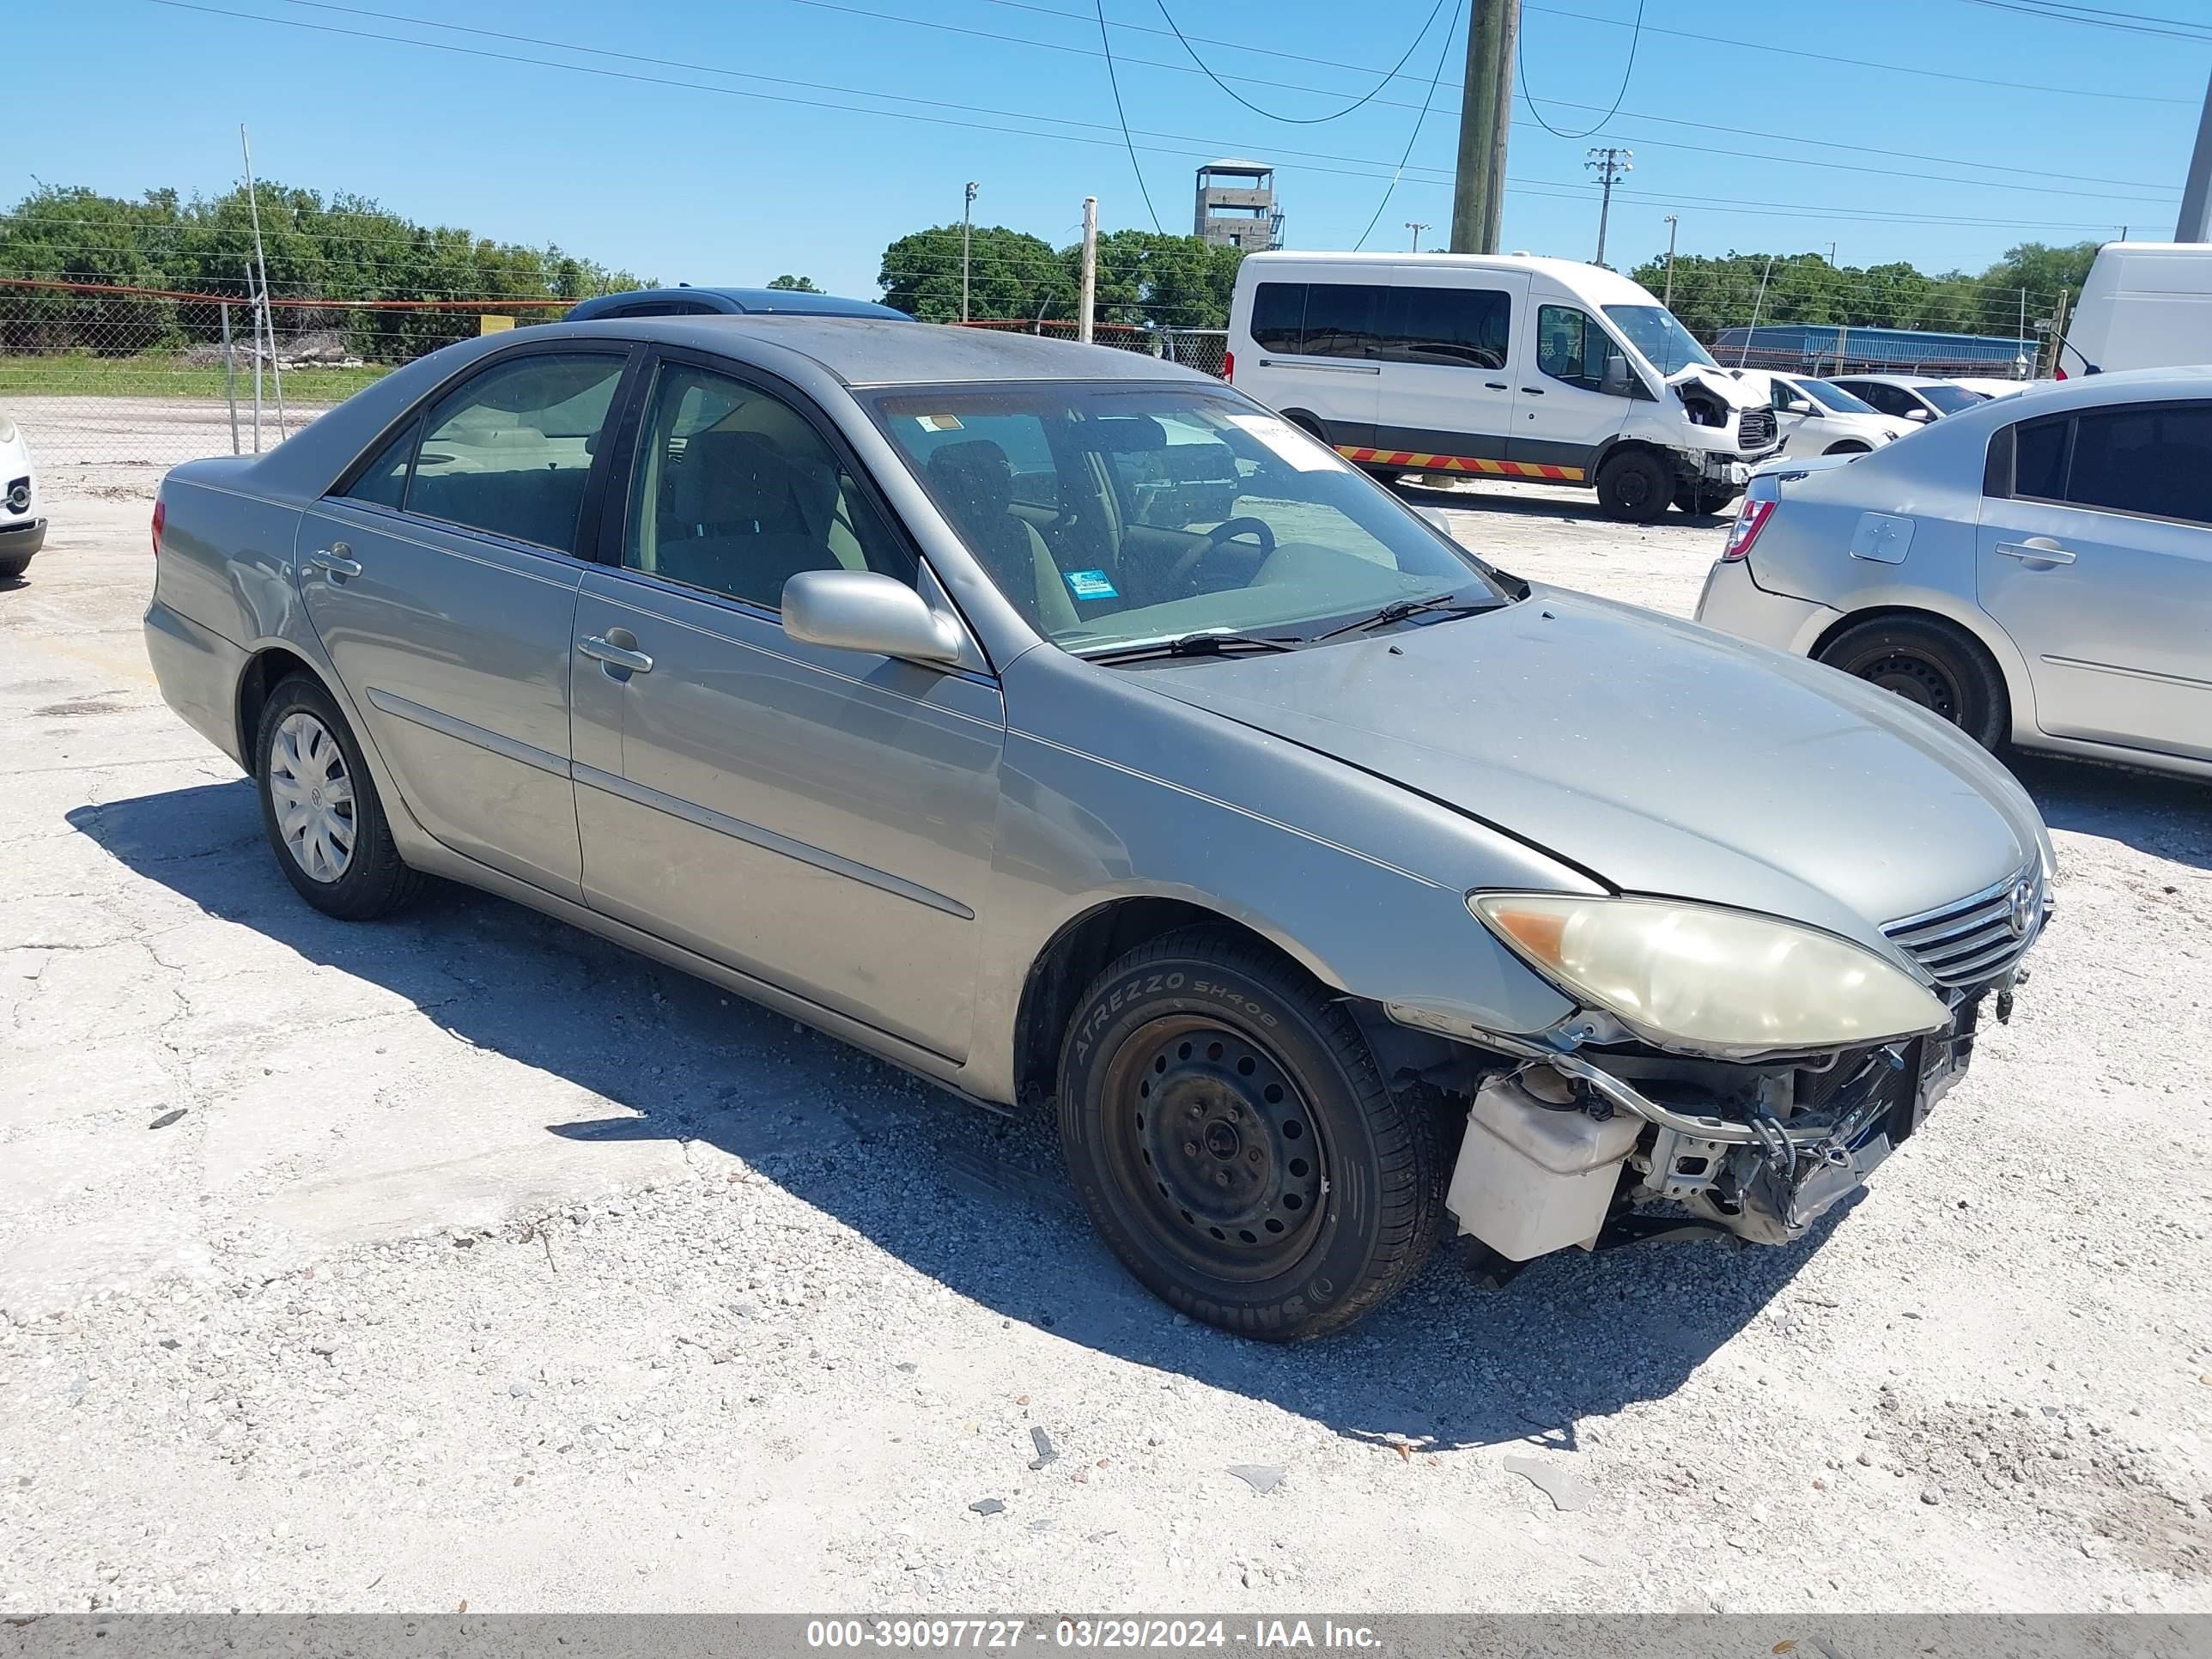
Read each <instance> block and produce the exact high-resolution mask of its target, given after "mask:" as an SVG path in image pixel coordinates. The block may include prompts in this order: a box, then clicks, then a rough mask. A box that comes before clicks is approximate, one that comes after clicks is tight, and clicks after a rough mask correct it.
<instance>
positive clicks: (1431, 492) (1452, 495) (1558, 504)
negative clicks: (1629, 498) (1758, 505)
mask: <svg viewBox="0 0 2212 1659" xmlns="http://www.w3.org/2000/svg"><path fill="white" fill-rule="evenodd" d="M1389 489H1390V493H1391V494H1392V495H1395V496H1397V497H1398V499H1399V500H1401V501H1404V502H1405V503H1406V505H1407V506H1408V507H1449V508H1452V509H1455V510H1456V511H1459V512H1465V513H1512V514H1514V515H1515V516H1516V517H1518V518H1523V519H1559V520H1570V521H1572V520H1582V521H1583V522H1586V523H1588V522H1595V521H1598V520H1603V519H1604V518H1605V512H1604V509H1603V508H1601V507H1599V506H1598V504H1597V497H1596V496H1595V495H1591V494H1589V492H1588V491H1585V490H1579V489H1568V490H1563V491H1561V492H1560V493H1559V495H1557V496H1552V495H1507V494H1506V493H1505V492H1504V491H1503V490H1493V489H1425V488H1424V487H1423V486H1421V485H1419V484H1401V483H1394V484H1392V485H1390V486H1389ZM1689 522H1692V523H1698V524H1703V523H1705V522H1707V520H1705V519H1704V518H1703V517H1699V518H1696V519H1692V520H1689Z"/></svg>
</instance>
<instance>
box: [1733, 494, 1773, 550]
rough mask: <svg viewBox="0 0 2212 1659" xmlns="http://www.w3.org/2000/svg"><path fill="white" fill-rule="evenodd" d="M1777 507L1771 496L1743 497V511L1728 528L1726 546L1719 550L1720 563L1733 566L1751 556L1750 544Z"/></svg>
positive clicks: (1755, 539)
mask: <svg viewBox="0 0 2212 1659" xmlns="http://www.w3.org/2000/svg"><path fill="white" fill-rule="evenodd" d="M1778 505H1779V503H1778V502H1777V501H1775V499H1774V498H1773V497H1772V496H1771V495H1747V496H1745V497H1744V501H1743V510H1742V511H1741V513H1737V514H1736V518H1735V524H1734V525H1732V526H1729V538H1728V545H1727V546H1726V547H1724V548H1723V549H1722V550H1721V560H1722V562H1723V563H1726V564H1734V563H1735V562H1736V561H1737V560H1739V559H1747V558H1749V557H1750V556H1751V544H1753V542H1755V541H1757V540H1758V539H1759V532H1760V531H1762V530H1764V529H1765V528H1766V521H1767V520H1769V519H1771V518H1772V517H1773V516H1774V509H1775V507H1777V506H1778Z"/></svg>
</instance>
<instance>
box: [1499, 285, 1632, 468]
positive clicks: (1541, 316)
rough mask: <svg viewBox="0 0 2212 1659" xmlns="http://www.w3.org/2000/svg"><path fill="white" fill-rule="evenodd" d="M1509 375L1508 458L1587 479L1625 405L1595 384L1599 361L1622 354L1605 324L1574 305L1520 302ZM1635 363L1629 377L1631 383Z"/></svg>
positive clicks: (1599, 381)
mask: <svg viewBox="0 0 2212 1659" xmlns="http://www.w3.org/2000/svg"><path fill="white" fill-rule="evenodd" d="M1522 313H1523V315H1524V316H1525V318H1526V319H1527V320H1525V321H1524V322H1523V323H1522V325H1521V326H1522V334H1521V340H1520V345H1521V350H1520V352H1519V354H1518V358H1517V361H1518V362H1519V365H1520V372H1519V374H1518V375H1517V376H1516V381H1515V391H1516V398H1515V400H1514V420H1513V441H1512V444H1511V446H1510V448H1509V449H1508V451H1507V455H1508V459H1511V460H1515V461H1518V462H1520V463H1522V465H1526V466H1535V467H1541V468H1547V469H1553V471H1547V472H1546V473H1545V475H1544V476H1546V477H1553V476H1557V477H1561V478H1564V479H1565V480H1567V481H1568V482H1571V483H1573V482H1580V483H1588V482H1590V480H1591V477H1592V473H1593V471H1594V467H1595V459H1596V456H1597V453H1598V451H1599V450H1600V449H1601V448H1602V447H1604V446H1605V445H1606V444H1607V442H1608V441H1610V440H1612V439H1613V438H1614V437H1616V436H1617V435H1619V434H1620V429H1621V428H1622V427H1623V426H1625V425H1626V423H1627V421H1628V414H1629V410H1630V409H1631V407H1632V404H1631V402H1630V400H1629V399H1628V398H1624V397H1621V396H1620V395H1619V394H1618V393H1615V392H1606V391H1603V390H1601V387H1602V386H1603V385H1604V382H1605V367H1606V360H1607V357H1608V356H1618V357H1620V358H1621V359H1622V360H1623V362H1626V361H1627V354H1626V352H1624V351H1623V350H1622V349H1621V348H1620V345H1619V344H1618V343H1615V342H1614V340H1613V336H1612V335H1610V334H1609V333H1607V331H1606V328H1605V325H1604V324H1602V323H1601V322H1599V321H1598V319H1596V318H1595V317H1594V316H1592V315H1591V314H1590V313H1589V312H1587V311H1584V310H1583V309H1582V307H1579V306H1571V305H1562V304H1557V303H1553V304H1538V305H1530V306H1523V307H1522ZM1636 373H1637V372H1636V370H1635V369H1633V368H1630V369H1629V370H1628V374H1629V377H1630V379H1629V384H1630V386H1632V388H1636V387H1639V386H1640V383H1639V382H1638V380H1636Z"/></svg>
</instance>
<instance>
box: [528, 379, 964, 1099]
mask: <svg viewBox="0 0 2212 1659" xmlns="http://www.w3.org/2000/svg"><path fill="white" fill-rule="evenodd" d="M636 425H637V429H638V431H639V433H640V436H639V437H638V438H637V440H636V442H635V459H634V460H633V461H631V462H630V463H629V465H628V467H627V477H628V482H627V484H626V485H616V486H612V487H611V490H610V496H611V499H610V502H609V510H608V512H607V513H606V514H605V518H606V520H607V526H608V529H607V533H606V535H605V538H604V539H603V544H602V545H603V548H604V550H605V554H606V555H608V557H607V560H606V562H604V563H602V564H600V565H599V566H598V567H596V568H593V569H592V571H591V573H590V574H588V575H587V576H586V578H585V580H584V584H583V592H582V595H581V598H580V603H579V604H578V606H577V610H576V618H575V639H574V654H573V656H572V657H571V659H570V660H571V665H572V669H571V671H572V673H573V676H574V680H573V684H574V707H575V731H576V767H575V776H576V802H575V817H576V820H577V822H578V823H580V825H581V829H582V836H583V857H584V888H585V895H586V902H589V903H590V904H591V906H592V908H594V909H597V910H600V911H602V912H604V913H605V914H606V915H611V916H613V917H615V918H617V919H618V920H620V921H624V922H627V923H629V924H630V925H631V926H633V927H641V928H643V929H644V930H645V931H647V933H653V934H657V935H659V937H660V938H662V939H669V940H672V941H673V942H675V943H677V944H679V945H684V946H685V947H686V948H688V949H690V950H692V951H697V952H699V953H700V954H701V955H702V956H706V957H712V958H714V960H716V961H719V962H722V963H727V964H728V965H730V966H731V967H733V968H736V969H739V970H741V971H743V972H745V973H749V974H751V975H755V976H757V977H758V978H761V979H763V980H766V981H769V982H771V983H773V984H775V985H778V986H781V987H783V988H785V989H786V990H788V991H791V992H793V993H795V994H798V995H800V996H803V997H805V998H806V999H807V1000H810V1001H812V1002H815V1003H817V1004H819V1005H821V1006H823V1007H826V1008H830V1009H834V1010H836V1012H840V1013H842V1014H846V1015H848V1016H850V1017H852V1018H856V1019H860V1020H862V1021H864V1022H866V1024H870V1025H872V1026H874V1027H876V1028H877V1029H878V1030H884V1031H888V1032H890V1033H891V1034H892V1035H894V1036H899V1037H902V1038H904V1039H905V1040H907V1041H908V1042H915V1043H919V1044H921V1046H923V1047H925V1048H929V1049H931V1050H933V1051H934V1052H936V1053H938V1054H943V1055H945V1056H946V1057H947V1058H950V1059H953V1060H961V1059H963V1058H965V1056H966V1054H967V1051H968V1044H969V1034H970V1030H971V1026H972V1024H973V994H974V986H975V964H976V960H977V942H976V933H977V928H978V927H979V925H980V924H979V923H978V922H977V921H976V914H977V911H978V909H979V908H981V904H982V902H983V889H984V887H985V884H987V881H988V878H989V874H990V866H991V854H992V848H993V846H994V831H995V827H996V823H997V818H998V799H999V795H998V791H999V761H1000V752H1001V750H1002V749H1003V746H1004V738H1005V718H1004V712H1003V707H1002V704H1001V702H1000V695H999V687H998V683H997V681H996V679H995V678H993V677H992V676H990V675H989V674H987V673H985V672H982V671H980V665H981V658H980V655H979V657H978V659H977V661H978V665H979V668H978V671H963V670H957V669H953V670H947V669H941V668H927V667H921V666H918V665H915V664H913V663H908V662H902V661H896V660H894V659H890V658H887V657H878V656H871V655H866V654H864V653H857V652H852V651H842V650H836V649H832V648H829V647H823V646H817V645H810V644H805V643H802V642H800V641H796V640H793V639H792V638H791V637H790V636H789V635H787V634H786V633H785V632H784V631H783V629H782V626H781V621H780V618H779V608H780V605H781V599H782V590H783V584H784V581H785V580H787V578H788V577H790V576H792V575H793V574H797V573H798V572H799V571H801V570H813V569H837V568H845V569H869V570H876V571H878V572H881V573H883V574H888V575H892V576H896V578H898V579H899V580H903V581H915V580H920V581H921V582H922V583H923V584H924V585H925V588H926V591H927V589H929V588H932V587H933V580H932V579H931V578H930V577H929V576H928V575H927V573H926V572H922V571H921V569H920V567H919V562H918V560H917V558H916V556H915V552H914V551H913V550H912V549H911V548H910V547H909V546H908V544H907V543H906V541H905V539H904V538H903V536H902V534H901V533H899V532H897V531H896V529H895V528H894V527H893V526H892V524H891V522H890V520H889V517H888V515H887V513H886V512H885V510H884V509H883V508H882V507H880V506H879V504H878V502H877V501H876V498H875V497H874V495H873V494H872V491H870V490H868V489H865V488H864V487H863V485H862V483H861V482H860V477H859V474H858V468H857V465H855V464H854V463H853V462H852V461H851V460H850V459H849V457H848V455H847V454H846V453H845V452H844V451H843V450H842V447H840V446H839V445H838V444H836V443H835V442H833V441H832V440H831V437H830V435H829V430H828V428H827V425H826V422H821V421H820V420H819V418H818V417H817V416H815V415H814V414H812V413H811V411H805V410H802V408H801V407H800V405H799V403H798V401H797V399H796V398H795V397H794V396H793V395H792V394H790V393H788V392H787V391H785V390H784V389H782V388H781V387H776V386H771V385H769V384H768V383H767V382H765V381H764V380H750V379H745V378H740V377H739V376H738V375H736V374H732V373H730V372H728V368H727V366H726V365H721V364H714V363H709V362H705V361H702V360H690V359H688V358H685V357H683V356H663V357H662V359H661V361H660V362H659V368H658V369H657V371H656V372H655V374H654V379H653V384H652V386H651V388H650V391H649V392H648V393H647V396H646V397H645V398H644V400H643V404H642V408H641V414H640V416H639V418H638V421H637V422H636Z"/></svg>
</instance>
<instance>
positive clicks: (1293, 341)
mask: <svg viewBox="0 0 2212 1659" xmlns="http://www.w3.org/2000/svg"><path fill="white" fill-rule="evenodd" d="M1305 331H1306V285H1305V284H1304V283H1261V284H1260V285H1259V287H1257V288H1255V289H1253V290H1252V343H1254V344H1255V345H1256V346H1258V347H1259V348H1260V349H1261V350H1262V351H1285V352H1295V351H1297V349H1299V345H1300V342H1302V341H1303V340H1304V337H1305Z"/></svg>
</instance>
